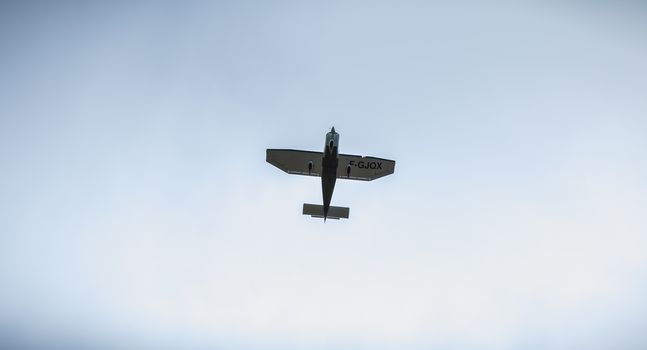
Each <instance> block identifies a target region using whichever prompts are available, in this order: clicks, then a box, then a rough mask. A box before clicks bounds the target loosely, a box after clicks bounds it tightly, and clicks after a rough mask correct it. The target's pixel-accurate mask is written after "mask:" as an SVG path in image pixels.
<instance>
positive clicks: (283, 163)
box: [265, 149, 323, 176]
mask: <svg viewBox="0 0 647 350" xmlns="http://www.w3.org/2000/svg"><path fill="white" fill-rule="evenodd" d="M322 158H323V153H322V152H312V151H299V150H294V149H268V150H267V151H266V154H265V160H266V161H267V162H268V163H270V164H272V165H274V166H275V167H277V168H279V169H281V170H283V171H285V172H286V173H288V174H296V175H310V176H321V159H322Z"/></svg>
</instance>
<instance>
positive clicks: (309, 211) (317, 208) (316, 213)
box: [303, 203, 350, 220]
mask: <svg viewBox="0 0 647 350" xmlns="http://www.w3.org/2000/svg"><path fill="white" fill-rule="evenodd" d="M349 212H350V208H345V207H333V206H330V207H328V219H335V220H339V219H348V213H349ZM303 215H310V216H312V217H313V218H323V217H324V210H323V205H317V204H307V203H304V204H303Z"/></svg>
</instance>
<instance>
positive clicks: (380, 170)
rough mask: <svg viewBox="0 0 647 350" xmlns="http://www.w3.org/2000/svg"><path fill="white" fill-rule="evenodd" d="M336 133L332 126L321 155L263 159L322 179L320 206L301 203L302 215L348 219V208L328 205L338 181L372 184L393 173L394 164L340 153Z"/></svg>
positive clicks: (272, 152) (289, 152)
mask: <svg viewBox="0 0 647 350" xmlns="http://www.w3.org/2000/svg"><path fill="white" fill-rule="evenodd" d="M338 150H339V134H338V133H337V132H335V127H332V129H331V130H330V132H328V133H327V134H326V143H325V144H324V151H323V152H313V151H300V150H293V149H271V148H268V149H267V150H266V155H265V160H266V161H267V162H268V163H270V164H272V165H274V166H275V167H277V168H279V169H281V170H283V171H285V172H286V173H288V174H294V175H307V176H319V177H321V192H322V195H323V205H316V204H307V203H304V204H303V215H310V216H311V217H315V218H323V219H324V222H325V221H326V218H329V219H336V220H339V219H348V214H349V212H350V208H345V207H334V206H330V200H331V199H332V193H333V191H334V189H335V181H336V180H337V179H347V180H362V181H371V180H375V179H378V178H380V177H383V176H387V175H391V174H393V171H394V170H395V161H394V160H389V159H383V158H376V157H364V156H356V155H350V154H339V152H338Z"/></svg>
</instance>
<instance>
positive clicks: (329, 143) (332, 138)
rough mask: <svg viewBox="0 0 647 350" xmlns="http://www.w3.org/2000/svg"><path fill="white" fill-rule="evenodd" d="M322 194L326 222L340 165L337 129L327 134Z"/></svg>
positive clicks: (322, 174)
mask: <svg viewBox="0 0 647 350" xmlns="http://www.w3.org/2000/svg"><path fill="white" fill-rule="evenodd" d="M321 163H322V164H321V169H322V171H321V192H322V194H323V207H324V208H323V210H324V220H325V219H326V217H327V216H328V209H329V208H330V201H331V199H332V193H333V191H334V190H335V181H337V166H338V165H339V134H338V133H336V132H335V128H332V130H331V131H330V132H329V133H327V134H326V144H325V145H324V152H323V158H322V160H321Z"/></svg>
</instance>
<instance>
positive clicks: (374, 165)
mask: <svg viewBox="0 0 647 350" xmlns="http://www.w3.org/2000/svg"><path fill="white" fill-rule="evenodd" d="M394 170H395V161H394V160H389V159H382V158H375V157H363V156H354V155H350V154H340V155H339V165H338V166H337V178H338V179H348V180H362V181H371V180H375V179H378V178H380V177H382V176H387V175H391V174H393V171H394Z"/></svg>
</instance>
